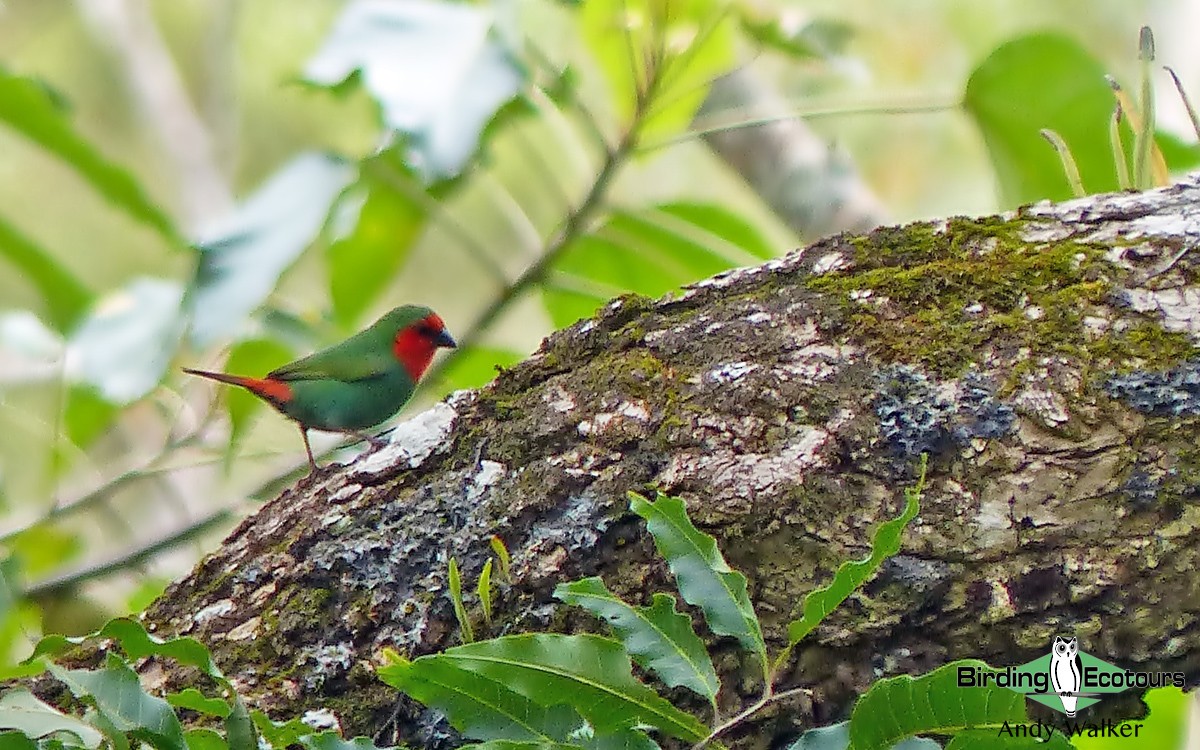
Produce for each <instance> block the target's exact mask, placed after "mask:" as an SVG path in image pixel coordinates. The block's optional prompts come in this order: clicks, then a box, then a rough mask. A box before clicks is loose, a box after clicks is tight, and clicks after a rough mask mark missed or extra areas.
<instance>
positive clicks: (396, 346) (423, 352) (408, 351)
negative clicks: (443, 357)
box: [392, 313, 458, 383]
mask: <svg viewBox="0 0 1200 750" xmlns="http://www.w3.org/2000/svg"><path fill="white" fill-rule="evenodd" d="M443 346H445V347H449V348H454V347H455V346H458V344H456V343H454V339H453V338H451V336H450V334H449V333H447V332H446V324H445V323H443V322H442V319H441V317H440V316H438V314H437V313H430V314H429V315H426V316H425V317H424V318H421V319H420V320H418V321H417V322H415V323H411V324H409V325H407V326H405V327H404V328H401V329H400V330H399V331H397V332H396V338H395V339H393V340H392V353H393V354H395V355H396V359H398V360H400V364H402V365H403V366H404V370H405V371H406V372H407V373H408V376H409V377H410V378H412V381H413V382H414V383H416V382H417V381H418V380H420V379H421V376H422V375H424V374H425V370H426V369H427V368H428V367H429V363H430V362H432V361H433V354H434V352H436V351H437V350H438V347H443Z"/></svg>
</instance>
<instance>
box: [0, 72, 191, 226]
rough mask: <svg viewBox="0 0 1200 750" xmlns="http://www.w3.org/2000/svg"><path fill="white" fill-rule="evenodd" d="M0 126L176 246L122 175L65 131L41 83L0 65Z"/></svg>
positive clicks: (160, 215) (158, 212)
mask: <svg viewBox="0 0 1200 750" xmlns="http://www.w3.org/2000/svg"><path fill="white" fill-rule="evenodd" d="M0 122H3V123H4V124H6V125H8V126H9V127H10V128H13V129H14V130H16V131H17V132H19V133H21V134H22V135H24V136H25V137H26V138H28V139H30V140H31V141H33V142H35V143H37V144H38V145H39V146H41V147H42V148H44V149H46V150H47V151H49V152H50V153H52V154H54V155H55V156H57V157H58V158H60V159H62V160H63V161H64V162H65V163H66V164H68V165H69V166H70V167H71V168H73V169H74V170H75V172H76V174H78V175H79V176H80V177H82V178H83V179H84V180H86V181H87V182H88V184H89V185H91V186H92V188H94V189H95V190H96V191H97V192H98V193H100V194H101V195H103V196H104V197H105V198H106V199H107V200H108V201H109V202H110V203H111V204H113V205H114V206H116V207H117V208H120V209H122V210H124V211H125V212H126V213H127V214H129V215H130V216H132V217H133V218H135V219H137V220H138V221H141V222H143V223H145V224H147V225H149V226H151V227H153V228H154V229H156V230H158V232H159V234H161V235H162V236H163V237H164V238H166V239H167V241H168V242H170V243H172V244H174V245H180V246H182V245H183V244H184V243H183V241H182V240H181V239H180V237H179V232H178V230H176V228H175V225H174V223H173V222H172V221H171V219H170V217H168V216H167V214H166V213H164V212H163V210H162V209H161V208H159V207H158V206H157V205H155V204H154V203H153V202H152V201H150V200H149V199H148V198H147V197H146V196H145V194H144V193H143V192H142V188H141V186H139V185H138V182H137V180H135V179H134V178H133V177H132V176H131V175H130V174H129V173H128V172H126V171H125V170H124V169H121V168H120V167H118V166H116V165H115V164H113V163H111V162H109V161H108V160H107V159H105V158H104V157H103V156H102V155H101V154H100V152H99V151H97V150H96V149H95V148H94V147H93V146H92V145H91V144H90V143H88V141H87V140H85V139H84V138H82V137H81V136H80V135H79V134H78V133H76V132H75V130H74V128H72V127H71V124H70V122H69V121H68V119H67V117H66V114H65V113H64V112H63V107H62V106H61V104H60V102H59V101H56V99H55V97H54V96H53V95H52V94H51V92H50V91H49V90H48V89H47V88H46V87H45V86H44V85H42V84H41V83H38V82H37V81H34V80H32V79H30V78H25V77H23V76H18V75H14V74H13V73H10V72H9V71H7V70H5V69H4V68H3V67H0Z"/></svg>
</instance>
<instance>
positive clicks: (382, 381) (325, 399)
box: [183, 305, 457, 471]
mask: <svg viewBox="0 0 1200 750" xmlns="http://www.w3.org/2000/svg"><path fill="white" fill-rule="evenodd" d="M443 346H444V347H451V348H452V347H454V346H457V344H455V343H454V339H453V338H451V337H450V334H449V333H447V332H446V326H445V324H444V323H442V319H441V318H440V317H438V315H437V313H435V312H434V311H433V310H430V309H429V308H428V307H419V306H417V305H404V306H403V307H397V308H396V309H395V310H392V311H391V312H389V313H388V314H387V315H384V316H383V317H382V318H380V319H379V320H377V321H376V322H375V324H374V325H372V326H371V327H370V328H368V329H366V330H365V331H362V332H361V333H357V334H355V335H354V336H351V337H350V338H348V339H346V340H345V341H343V342H342V343H340V344H335V345H333V346H331V347H329V348H328V349H322V350H321V351H319V352H315V353H313V354H310V355H308V356H307V357H304V358H303V359H298V360H296V361H295V362H292V363H291V364H286V365H284V366H283V367H280V368H278V369H275V370H272V371H271V372H269V373H267V375H266V377H263V378H252V377H246V376H243V375H229V374H227V373H223V372H208V371H206V370H193V369H190V368H187V367H185V368H183V371H184V372H187V373H190V374H192V375H199V376H200V377H203V378H209V379H211V380H218V381H220V382H222V383H229V384H231V385H239V386H241V387H242V388H245V389H246V390H248V391H250V392H251V393H253V394H254V395H255V396H258V397H259V398H261V399H262V400H263V401H266V402H267V403H268V404H270V405H271V406H273V407H275V409H277V410H278V411H279V412H280V413H281V414H283V415H284V416H285V417H288V418H289V419H292V420H294V421H295V422H296V423H297V424H298V425H300V435H301V436H302V437H303V438H304V450H305V452H306V453H307V454H308V464H309V466H310V468H311V471H316V469H317V462H316V459H314V458H313V452H312V446H311V445H310V444H309V442H308V431H309V430H324V431H327V432H344V433H346V434H349V435H354V436H356V437H359V438H361V439H364V440H367V441H369V442H370V443H371V444H372V445H378V444H379V443H378V442H377V440H376V439H375V438H373V437H370V436H368V435H365V434H363V433H362V430H365V429H367V428H368V427H374V426H375V425H377V424H379V423H380V422H383V421H384V420H386V419H387V418H388V417H390V416H392V415H393V414H395V413H396V412H398V411H400V407H401V406H404V404H405V402H407V401H408V399H409V398H410V397H411V396H412V394H413V390H414V389H415V388H416V386H417V381H418V380H420V379H421V375H422V374H424V372H425V370H426V368H428V367H429V363H430V362H432V361H433V355H434V353H435V352H436V351H437V350H438V348H439V347H443Z"/></svg>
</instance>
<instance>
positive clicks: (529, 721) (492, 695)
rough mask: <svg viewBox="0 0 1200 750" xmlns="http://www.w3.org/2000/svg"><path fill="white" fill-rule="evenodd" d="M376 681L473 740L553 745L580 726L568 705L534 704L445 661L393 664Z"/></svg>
mask: <svg viewBox="0 0 1200 750" xmlns="http://www.w3.org/2000/svg"><path fill="white" fill-rule="evenodd" d="M379 678H380V679H381V680H383V681H384V682H385V683H387V684H388V685H391V686H392V687H394V688H396V689H398V690H402V691H404V692H405V693H406V694H407V695H409V696H411V697H413V698H415V699H417V700H419V701H420V702H421V703H424V704H425V705H427V706H430V707H432V708H436V709H438V710H439V711H442V712H444V713H445V714H446V718H447V719H448V720H449V721H450V725H451V726H453V727H454V728H455V729H457V730H458V731H459V732H462V733H463V735H465V736H467V737H470V738H472V739H476V740H496V739H505V740H517V741H534V742H555V741H557V740H565V738H566V737H567V735H569V734H570V733H571V732H572V731H574V730H575V729H576V728H577V727H579V726H580V725H581V724H582V723H583V718H582V717H581V716H580V715H579V713H578V712H576V711H575V710H574V709H572V708H571V707H569V706H567V705H563V704H562V703H560V704H558V705H552V706H548V707H547V706H542V705H539V704H538V703H536V702H535V701H533V700H532V699H530V698H529V697H527V696H525V695H523V694H521V693H519V692H517V691H516V690H515V689H514V687H513V686H511V685H509V684H507V682H505V681H503V680H495V679H492V678H490V677H487V676H481V675H478V674H476V673H474V672H471V671H469V670H467V669H464V668H462V667H460V666H458V665H457V664H455V663H453V662H452V661H451V660H449V659H442V658H434V659H428V658H421V659H417V660H416V661H415V662H413V661H407V660H398V661H393V662H392V663H390V664H388V665H387V666H384V667H381V668H380V669H379Z"/></svg>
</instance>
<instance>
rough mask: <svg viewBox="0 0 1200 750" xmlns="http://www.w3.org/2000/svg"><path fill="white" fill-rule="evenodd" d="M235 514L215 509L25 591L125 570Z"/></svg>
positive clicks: (48, 590)
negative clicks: (170, 531)
mask: <svg viewBox="0 0 1200 750" xmlns="http://www.w3.org/2000/svg"><path fill="white" fill-rule="evenodd" d="M232 518H233V512H232V511H231V510H229V509H227V508H226V509H223V510H218V511H215V512H214V513H211V514H209V515H208V516H205V517H204V518H202V519H200V520H199V521H196V522H194V523H192V524H191V525H189V526H186V527H184V528H182V529H180V530H179V531H176V532H175V533H173V534H170V535H168V536H165V537H162V538H160V539H158V540H156V541H153V542H150V543H149V544H146V545H145V546H143V547H140V548H138V549H136V550H133V551H132V552H129V553H127V554H124V555H121V556H120V557H117V558H114V559H112V560H109V561H107V562H103V563H100V564H98V565H94V566H92V567H88V568H84V569H82V570H79V571H76V572H74V573H68V574H66V575H63V576H59V577H57V578H51V579H48V580H45V581H40V582H38V583H35V584H32V585H31V586H29V587H28V588H26V589H25V591H24V593H25V594H26V595H28V596H30V597H34V596H42V595H47V594H54V593H57V592H60V591H64V590H67V589H71V588H74V587H75V586H78V585H79V584H81V583H85V582H87V581H90V580H94V579H96V578H103V577H104V576H107V575H109V574H111V573H116V572H118V571H121V570H125V569H126V568H129V567H131V566H134V565H137V564H139V563H142V562H145V561H147V560H149V559H151V558H153V557H154V556H155V555H157V554H158V553H160V552H162V551H164V550H168V549H170V548H172V547H175V546H177V545H179V544H182V543H183V542H187V541H190V540H192V539H194V538H195V537H198V536H200V535H201V534H203V533H204V532H206V531H208V530H209V529H211V528H213V527H215V526H219V525H221V524H223V523H225V522H226V521H229V520H231V519H232Z"/></svg>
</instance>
